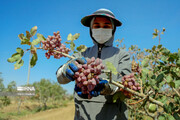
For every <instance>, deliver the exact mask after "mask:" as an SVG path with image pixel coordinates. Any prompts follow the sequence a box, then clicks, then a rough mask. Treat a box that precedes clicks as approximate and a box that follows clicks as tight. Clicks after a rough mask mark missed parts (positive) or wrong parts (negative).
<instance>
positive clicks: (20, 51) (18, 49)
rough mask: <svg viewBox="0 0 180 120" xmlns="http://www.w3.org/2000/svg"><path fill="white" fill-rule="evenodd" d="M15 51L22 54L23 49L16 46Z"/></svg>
mask: <svg viewBox="0 0 180 120" xmlns="http://www.w3.org/2000/svg"><path fill="white" fill-rule="evenodd" d="M16 51H17V53H19V54H20V55H21V56H23V55H24V51H23V49H21V48H19V47H18V48H16Z"/></svg>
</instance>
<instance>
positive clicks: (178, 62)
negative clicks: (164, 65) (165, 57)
mask: <svg viewBox="0 0 180 120" xmlns="http://www.w3.org/2000/svg"><path fill="white" fill-rule="evenodd" d="M176 63H177V65H179V66H180V58H179V59H178V60H177V61H176Z"/></svg>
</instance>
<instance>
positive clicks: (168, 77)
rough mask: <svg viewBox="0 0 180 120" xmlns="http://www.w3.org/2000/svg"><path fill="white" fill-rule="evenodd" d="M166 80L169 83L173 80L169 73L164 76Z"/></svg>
mask: <svg viewBox="0 0 180 120" xmlns="http://www.w3.org/2000/svg"><path fill="white" fill-rule="evenodd" d="M166 80H167V83H170V82H172V81H173V78H172V77H171V75H168V76H166Z"/></svg>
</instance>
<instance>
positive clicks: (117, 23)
mask: <svg viewBox="0 0 180 120" xmlns="http://www.w3.org/2000/svg"><path fill="white" fill-rule="evenodd" d="M97 16H103V17H108V18H111V19H112V20H113V21H114V25H115V26H121V25H122V23H121V22H120V21H119V20H117V19H116V18H114V17H110V16H106V15H95V14H93V15H88V16H85V17H83V18H82V19H81V23H82V24H83V25H84V26H86V27H90V23H91V20H92V18H93V17H97Z"/></svg>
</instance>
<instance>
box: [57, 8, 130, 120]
mask: <svg viewBox="0 0 180 120" xmlns="http://www.w3.org/2000/svg"><path fill="white" fill-rule="evenodd" d="M81 23H82V24H83V25H84V26H86V27H89V28H90V36H91V38H92V40H93V43H94V46H92V47H89V48H88V49H87V50H86V51H85V52H83V53H77V54H74V56H75V57H76V58H77V59H75V60H77V61H78V62H79V63H81V64H84V63H86V59H87V58H91V57H95V58H100V59H102V60H103V64H104V65H105V63H106V61H109V62H111V63H113V64H114V66H115V67H116V69H117V71H118V72H119V74H117V75H112V79H113V80H115V81H121V77H122V76H123V75H126V74H129V73H130V72H131V61H130V55H129V54H128V53H127V52H126V51H123V50H121V49H119V48H115V47H113V40H114V33H115V31H116V27H118V26H121V25H122V23H121V22H120V21H119V20H117V19H116V18H115V16H114V14H113V13H112V12H111V11H110V10H107V9H99V10H97V11H96V12H94V13H93V14H92V15H89V16H85V17H84V18H82V20H81ZM75 60H70V61H69V62H68V63H66V64H65V65H63V66H62V67H61V68H59V69H58V71H57V79H58V82H59V83H60V84H66V83H69V82H70V81H73V77H72V76H73V74H74V72H75V71H76V69H77V68H76V66H75V64H73V62H74V61H75ZM120 74H121V75H122V76H121V75H120ZM100 78H107V76H106V75H105V74H101V75H100ZM96 88H98V89H97V90H96V91H95V90H94V93H96V94H92V98H91V99H87V95H86V94H82V93H81V92H80V91H81V88H78V87H77V86H76V85H75V93H74V100H75V117H74V119H75V120H127V117H128V115H127V112H128V111H127V108H126V105H125V104H124V102H122V101H119V102H117V103H113V102H112V101H113V100H112V97H113V94H114V93H115V92H116V91H117V90H118V88H117V87H116V86H114V85H112V84H109V83H107V81H106V80H101V81H100V83H99V84H97V86H96ZM99 93H100V94H99Z"/></svg>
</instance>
